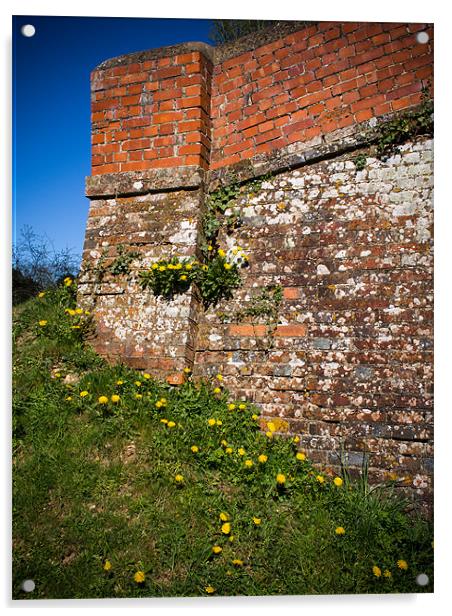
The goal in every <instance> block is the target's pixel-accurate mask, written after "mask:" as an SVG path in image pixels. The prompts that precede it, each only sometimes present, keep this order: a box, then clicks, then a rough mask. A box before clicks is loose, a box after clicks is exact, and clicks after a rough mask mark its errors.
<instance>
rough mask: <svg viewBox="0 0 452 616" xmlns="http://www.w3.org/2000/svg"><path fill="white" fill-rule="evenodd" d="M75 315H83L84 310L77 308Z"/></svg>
mask: <svg viewBox="0 0 452 616" xmlns="http://www.w3.org/2000/svg"><path fill="white" fill-rule="evenodd" d="M75 314H83V309H82V308H76V309H75Z"/></svg>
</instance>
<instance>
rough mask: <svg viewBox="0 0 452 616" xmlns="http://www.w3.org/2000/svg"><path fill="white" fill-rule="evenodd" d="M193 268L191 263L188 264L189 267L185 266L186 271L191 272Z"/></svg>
mask: <svg viewBox="0 0 452 616" xmlns="http://www.w3.org/2000/svg"><path fill="white" fill-rule="evenodd" d="M192 268H193V265H191V263H187V265H186V266H185V269H186V270H187V271H190V270H191V269H192Z"/></svg>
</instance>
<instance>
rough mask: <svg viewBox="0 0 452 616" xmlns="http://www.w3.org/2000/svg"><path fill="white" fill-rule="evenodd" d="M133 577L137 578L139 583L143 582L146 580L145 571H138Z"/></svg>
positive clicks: (136, 580)
mask: <svg viewBox="0 0 452 616" xmlns="http://www.w3.org/2000/svg"><path fill="white" fill-rule="evenodd" d="M133 579H134V580H135V582H136V583H137V584H142V583H143V582H144V580H145V579H146V575H145V573H144V571H137V572H136V573H135V575H134V576H133Z"/></svg>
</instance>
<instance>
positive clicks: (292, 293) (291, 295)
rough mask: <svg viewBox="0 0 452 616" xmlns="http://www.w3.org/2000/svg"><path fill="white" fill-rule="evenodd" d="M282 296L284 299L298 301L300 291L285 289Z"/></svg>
mask: <svg viewBox="0 0 452 616" xmlns="http://www.w3.org/2000/svg"><path fill="white" fill-rule="evenodd" d="M283 295H284V297H285V299H299V297H300V289H299V288H298V287H285V288H284V291H283Z"/></svg>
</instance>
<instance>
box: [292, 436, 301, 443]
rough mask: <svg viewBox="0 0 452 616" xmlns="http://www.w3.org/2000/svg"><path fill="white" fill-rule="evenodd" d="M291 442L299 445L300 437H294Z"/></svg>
mask: <svg viewBox="0 0 452 616" xmlns="http://www.w3.org/2000/svg"><path fill="white" fill-rule="evenodd" d="M292 440H293V442H294V443H299V442H300V437H299V436H294V437H293V439H292Z"/></svg>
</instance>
